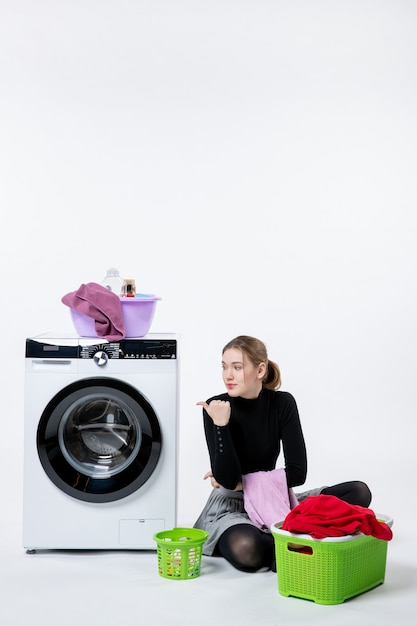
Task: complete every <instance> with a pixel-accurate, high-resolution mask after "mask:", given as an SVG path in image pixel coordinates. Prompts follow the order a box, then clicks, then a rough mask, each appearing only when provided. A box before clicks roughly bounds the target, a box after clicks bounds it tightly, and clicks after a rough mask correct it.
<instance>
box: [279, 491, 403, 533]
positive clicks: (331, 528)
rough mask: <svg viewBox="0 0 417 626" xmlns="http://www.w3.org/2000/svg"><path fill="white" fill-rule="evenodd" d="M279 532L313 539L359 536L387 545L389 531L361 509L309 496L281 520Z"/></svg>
mask: <svg viewBox="0 0 417 626" xmlns="http://www.w3.org/2000/svg"><path fill="white" fill-rule="evenodd" d="M282 530H287V531H288V532H291V533H305V534H308V535H311V537H313V539H324V538H325V537H342V536H344V535H354V534H355V533H359V532H360V533H362V534H364V535H372V536H373V537H376V538H377V539H383V540H385V541H390V540H391V539H392V530H391V528H390V527H389V526H388V524H386V523H385V522H382V521H380V520H378V519H377V517H376V515H375V513H374V512H373V511H372V510H371V509H368V508H365V507H363V506H359V505H354V504H348V503H347V502H344V501H343V500H341V499H340V498H337V497H336V496H327V495H323V494H321V495H319V496H309V497H308V498H306V499H305V500H303V501H302V502H300V504H298V505H297V506H296V507H294V509H292V511H290V512H289V513H288V515H287V517H286V518H285V519H284V523H283V525H282Z"/></svg>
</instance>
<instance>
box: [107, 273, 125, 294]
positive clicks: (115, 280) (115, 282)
mask: <svg viewBox="0 0 417 626" xmlns="http://www.w3.org/2000/svg"><path fill="white" fill-rule="evenodd" d="M101 284H102V285H103V287H106V289H109V290H110V291H113V292H114V293H115V294H116V295H117V296H124V295H125V292H126V283H125V281H124V280H123V278H121V277H120V274H119V270H118V269H116V268H115V267H111V268H110V269H108V270H107V274H106V276H105V277H104V279H103V280H102V281H101Z"/></svg>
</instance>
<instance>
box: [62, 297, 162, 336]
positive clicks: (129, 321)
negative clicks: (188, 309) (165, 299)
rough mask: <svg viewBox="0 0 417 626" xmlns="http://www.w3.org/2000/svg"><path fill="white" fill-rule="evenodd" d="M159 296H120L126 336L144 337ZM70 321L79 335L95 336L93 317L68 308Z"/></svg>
mask: <svg viewBox="0 0 417 626" xmlns="http://www.w3.org/2000/svg"><path fill="white" fill-rule="evenodd" d="M158 300H160V298H156V297H152V298H120V302H121V305H122V315H123V323H124V327H125V333H126V334H125V336H126V337H128V338H129V337H144V336H145V335H146V334H147V333H148V331H149V329H150V327H151V324H152V320H153V317H154V315H155V307H156V303H157V302H158ZM70 313H71V317H72V322H73V324H74V327H75V330H76V331H77V333H78V334H79V336H80V337H97V332H96V329H95V324H94V319H93V318H92V317H88V315H84V314H83V313H79V312H78V311H76V310H75V309H70Z"/></svg>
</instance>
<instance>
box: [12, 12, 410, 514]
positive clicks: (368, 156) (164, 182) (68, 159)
mask: <svg viewBox="0 0 417 626" xmlns="http://www.w3.org/2000/svg"><path fill="white" fill-rule="evenodd" d="M416 22H417V6H416V4H415V3H413V2H412V1H407V0H391V1H384V0H380V1H378V0H364V1H355V0H344V1H343V0H287V1H285V0H275V1H272V0H256V1H255V0H222V1H219V0H207V1H199V0H195V1H192V0H171V1H169V0H165V1H163V0H149V1H145V0H117V1H115V0H114V1H111V0H58V1H57V0H38V1H37V2H31V0H2V1H1V4H0V86H1V87H0V89H1V91H0V107H1V109H0V159H1V162H0V166H1V167H0V171H1V188H0V189H1V191H0V193H1V197H0V201H1V207H2V214H3V215H4V217H3V220H2V221H3V226H2V245H1V250H0V254H1V259H0V261H1V263H2V268H3V269H2V291H3V294H2V306H1V313H0V315H1V328H2V343H1V346H2V355H3V358H2V366H1V367H2V384H1V387H2V406H3V411H4V413H3V420H2V421H3V434H2V444H3V446H2V456H3V468H6V472H5V474H4V475H3V490H2V491H3V494H2V498H3V501H4V502H5V505H6V509H7V514H8V515H9V516H10V517H12V518H13V519H16V521H17V522H20V515H21V510H20V509H21V474H22V472H21V466H22V436H23V371H24V359H23V357H24V341H25V338H26V337H27V336H30V335H33V334H39V333H42V332H46V331H55V330H59V331H61V330H68V331H71V330H72V325H71V322H70V318H69V312H68V309H67V308H66V307H65V306H64V305H63V304H61V301H60V299H61V296H62V295H64V294H65V293H67V292H68V291H72V290H74V289H76V288H77V287H78V286H79V285H80V284H81V283H83V282H89V281H100V280H101V279H102V278H103V277H104V273H105V270H106V269H107V268H108V267H111V266H116V267H118V268H119V269H120V271H121V273H122V274H123V275H125V276H133V277H135V278H136V282H137V286H138V288H139V289H140V290H141V291H152V292H155V293H157V294H158V295H159V296H160V297H161V298H162V300H161V302H160V303H159V304H158V308H157V313H156V316H155V320H154V324H153V326H152V331H153V332H158V331H160V332H177V333H180V334H181V336H182V343H181V395H180V427H181V437H180V499H179V513H180V522H181V523H189V522H192V521H193V520H194V518H195V517H196V515H197V513H198V512H199V509H200V508H201V506H202V504H203V503H204V501H205V499H206V497H207V495H208V492H209V485H208V484H207V483H204V482H203V481H202V476H203V474H204V473H205V471H206V470H207V469H208V459H207V453H206V447H205V442H204V436H203V430H202V421H201V413H200V409H199V408H197V407H196V406H195V402H196V401H197V400H200V399H204V398H206V397H208V396H209V395H211V394H213V393H216V392H221V391H222V390H223V386H222V382H221V372H220V353H221V348H222V346H223V345H224V343H225V342H226V341H227V340H229V339H231V338H232V337H233V336H235V335H237V334H240V333H246V334H253V335H256V336H259V337H260V338H261V339H263V340H264V341H265V342H266V344H267V346H268V349H269V353H270V357H271V358H272V359H274V360H276V361H277V362H278V363H279V364H280V366H281V369H282V374H283V388H284V389H286V390H289V391H291V392H292V393H293V394H294V396H295V397H296V399H297V401H298V405H299V409H300V413H301V417H302V421H303V425H304V430H305V435H306V439H307V442H308V448H309V465H310V467H309V476H308V480H307V483H306V486H307V487H310V486H315V485H317V484H322V483H332V482H337V481H341V480H346V479H352V478H361V479H363V480H366V481H367V482H369V484H370V486H371V488H372V490H373V492H374V501H373V505H374V508H375V509H376V510H378V511H379V512H384V511H385V512H388V513H389V514H391V515H393V516H394V517H397V519H398V516H400V518H401V515H402V512H401V508H402V507H403V509H404V511H403V513H404V515H405V514H407V515H408V514H409V513H410V511H409V506H407V507H406V505H405V503H404V502H405V501H404V496H405V493H406V492H405V490H406V489H409V488H411V487H412V486H413V485H414V480H413V479H414V476H413V474H412V467H413V468H414V463H413V461H414V459H415V443H414V439H413V434H414V433H415V418H416V403H417V393H416V385H415V375H416V358H417V356H416V355H417V351H416V322H415V320H416V295H415V290H416V283H415V268H416V261H417V258H416V257H417V250H416V245H415V244H416V223H415V219H414V214H415V205H416V182H415V172H416V169H417V168H416V166H417V163H416V145H417V142H416V139H417V121H416V120H417V118H416V113H415V112H416V110H417V77H416V72H415V67H416V62H417V45H416V38H415V32H416ZM6 222H7V224H6ZM412 506H415V505H412Z"/></svg>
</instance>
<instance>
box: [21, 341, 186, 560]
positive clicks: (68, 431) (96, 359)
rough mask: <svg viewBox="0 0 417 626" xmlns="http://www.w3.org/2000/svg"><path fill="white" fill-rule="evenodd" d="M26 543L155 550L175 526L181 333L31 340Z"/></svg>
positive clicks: (26, 425)
mask: <svg viewBox="0 0 417 626" xmlns="http://www.w3.org/2000/svg"><path fill="white" fill-rule="evenodd" d="M25 366H26V367H25V399H24V400H25V402H24V407H25V408H24V472H23V545H24V547H25V548H26V550H27V551H28V552H32V551H36V550H41V549H46V550H49V549H64V550H65V549H77V550H83V549H87V550H95V549H97V550H116V549H120V550H148V549H151V550H154V549H156V544H155V542H154V540H153V535H154V534H155V533H156V532H159V531H161V530H166V529H170V528H173V527H175V526H176V517H177V450H178V438H177V435H178V426H177V424H178V340H177V337H176V335H172V334H169V335H168V334H166V335H164V334H159V335H151V334H149V335H146V336H145V337H143V338H138V339H123V340H120V341H117V342H107V341H105V340H103V339H101V338H100V339H98V338H82V337H77V336H73V335H70V334H66V335H62V334H61V336H59V335H57V334H56V333H55V334H51V333H47V334H44V335H39V336H35V337H31V338H27V339H26V357H25Z"/></svg>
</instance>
